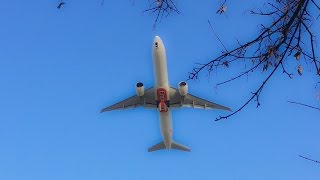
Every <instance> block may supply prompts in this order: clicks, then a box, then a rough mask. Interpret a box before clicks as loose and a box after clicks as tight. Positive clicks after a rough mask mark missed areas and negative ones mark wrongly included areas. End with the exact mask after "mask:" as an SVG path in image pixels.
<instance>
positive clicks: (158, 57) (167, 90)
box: [101, 36, 231, 152]
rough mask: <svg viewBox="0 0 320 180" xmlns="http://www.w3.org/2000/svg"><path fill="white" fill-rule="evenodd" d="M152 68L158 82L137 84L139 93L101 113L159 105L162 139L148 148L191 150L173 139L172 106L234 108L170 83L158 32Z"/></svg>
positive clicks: (184, 85) (154, 44)
mask: <svg viewBox="0 0 320 180" xmlns="http://www.w3.org/2000/svg"><path fill="white" fill-rule="evenodd" d="M152 54H153V69H154V80H155V85H154V87H152V88H149V89H146V90H145V89H144V85H143V83H141V82H138V83H137V84H136V87H135V88H136V95H134V96H132V97H129V98H127V99H125V100H123V101H120V102H118V103H116V104H114V105H111V106H108V107H106V108H104V109H102V110H101V113H103V112H106V111H112V110H119V109H128V108H136V107H141V106H142V107H145V108H151V109H157V111H158V114H159V119H160V130H161V135H162V139H163V141H161V142H160V143H158V144H156V145H154V146H152V147H150V148H149V149H148V152H153V151H157V150H161V149H169V150H170V149H176V150H181V151H191V149H190V148H188V147H186V146H184V145H181V144H178V143H176V142H174V141H173V140H172V133H173V131H172V123H171V109H174V108H182V107H191V108H201V109H221V110H228V111H231V109H230V108H228V107H225V106H222V105H219V104H216V103H213V102H210V101H207V100H204V99H201V98H199V97H196V96H194V95H191V94H189V93H188V84H187V83H186V82H185V81H181V82H179V83H178V89H176V88H174V87H171V86H170V85H169V81H168V72H167V60H166V50H165V47H164V44H163V42H162V40H161V39H160V37H159V36H155V38H154V41H153V46H152Z"/></svg>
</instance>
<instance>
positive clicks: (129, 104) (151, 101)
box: [100, 88, 157, 113]
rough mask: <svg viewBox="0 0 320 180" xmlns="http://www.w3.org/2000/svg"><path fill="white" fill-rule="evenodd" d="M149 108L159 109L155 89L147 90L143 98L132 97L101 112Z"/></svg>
mask: <svg viewBox="0 0 320 180" xmlns="http://www.w3.org/2000/svg"><path fill="white" fill-rule="evenodd" d="M140 106H143V107H147V108H157V105H156V100H155V95H154V89H153V88H149V89H147V90H145V92H144V95H143V96H137V95H135V96H132V97H129V98H128V99H125V100H123V101H120V102H118V103H116V104H113V105H111V106H108V107H106V108H103V109H102V110H101V111H100V112H101V113H103V112H106V111H112V110H119V109H129V108H136V107H140Z"/></svg>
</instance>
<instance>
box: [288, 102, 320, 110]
mask: <svg viewBox="0 0 320 180" xmlns="http://www.w3.org/2000/svg"><path fill="white" fill-rule="evenodd" d="M288 103H292V104H298V105H301V106H306V107H309V108H312V109H316V110H319V111H320V108H317V107H314V106H310V105H307V104H303V103H298V102H294V101H288Z"/></svg>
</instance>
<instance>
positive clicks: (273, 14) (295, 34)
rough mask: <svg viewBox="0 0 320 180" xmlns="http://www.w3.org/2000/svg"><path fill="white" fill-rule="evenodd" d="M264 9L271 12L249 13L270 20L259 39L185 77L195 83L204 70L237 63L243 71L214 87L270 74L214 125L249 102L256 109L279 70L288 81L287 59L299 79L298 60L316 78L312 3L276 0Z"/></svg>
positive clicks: (314, 4) (299, 67) (198, 67)
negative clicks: (259, 73) (310, 68)
mask: <svg viewBox="0 0 320 180" xmlns="http://www.w3.org/2000/svg"><path fill="white" fill-rule="evenodd" d="M267 5H268V6H269V7H270V8H271V9H270V10H269V11H264V10H258V11H257V10H252V11H249V12H250V13H251V14H253V15H261V16H267V17H270V18H272V19H273V22H272V23H271V24H270V25H268V26H266V25H264V24H261V25H260V26H261V32H260V33H259V35H257V36H256V37H255V38H253V39H252V40H251V41H248V42H247V43H244V44H241V43H240V42H238V45H237V46H236V47H235V48H234V49H232V50H229V51H228V50H227V49H226V48H224V49H225V51H222V54H221V55H220V56H218V57H216V58H214V59H213V60H211V61H209V62H207V63H205V64H197V66H196V67H194V68H193V70H192V71H191V72H190V73H189V78H188V80H191V79H192V80H195V79H198V77H199V74H200V73H202V72H203V71H204V70H205V71H207V72H209V73H211V72H212V71H214V70H217V69H219V68H228V67H230V66H232V65H233V64H234V63H236V62H239V61H241V62H243V64H245V70H244V71H240V72H239V71H236V74H234V75H233V76H232V77H231V78H230V79H227V80H225V81H223V82H220V83H218V84H217V86H220V85H223V84H227V83H230V82H232V81H235V80H237V79H240V78H241V77H244V76H246V75H250V74H253V73H254V72H257V71H259V70H261V71H263V72H268V71H270V72H269V73H268V74H267V75H266V77H265V79H264V80H263V81H262V82H261V84H260V86H258V88H257V89H256V91H255V92H252V96H251V97H250V98H249V99H247V100H246V101H245V102H244V103H243V105H242V106H241V107H240V108H238V109H237V110H236V111H234V112H233V113H231V114H229V115H227V116H220V117H218V118H217V119H216V121H219V120H222V119H227V118H228V117H230V116H232V115H234V114H237V113H238V112H240V111H241V110H242V109H243V108H245V107H246V106H247V105H248V104H249V103H250V102H251V101H253V100H255V101H256V103H257V107H259V106H260V102H259V97H260V94H261V92H262V91H263V89H264V87H265V85H266V84H267V83H268V81H269V80H270V79H271V77H273V75H274V74H275V72H276V71H279V70H282V72H283V74H285V75H286V76H288V77H289V78H292V77H293V73H291V72H289V71H287V66H288V64H290V62H289V61H287V59H289V58H290V57H293V58H295V59H296V61H297V62H298V63H299V66H298V67H297V72H298V74H299V75H302V74H303V71H302V65H301V63H300V61H301V60H300V56H302V57H303V58H304V60H305V61H306V62H309V63H310V64H312V65H313V66H314V69H315V74H320V73H319V71H320V69H319V66H320V61H319V58H318V57H317V56H316V55H315V48H314V46H315V36H314V34H313V33H312V30H311V28H310V27H311V25H312V22H313V16H312V15H311V14H310V12H309V8H310V7H311V6H314V7H316V8H318V5H317V4H316V3H315V2H314V1H313V0H276V1H275V3H267ZM219 41H221V40H219ZM306 41H309V43H308V44H309V45H310V47H311V51H308V47H309V46H307V43H306ZM309 49H310V48H309ZM237 64H238V63H237ZM248 64H249V65H248Z"/></svg>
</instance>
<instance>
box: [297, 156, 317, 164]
mask: <svg viewBox="0 0 320 180" xmlns="http://www.w3.org/2000/svg"><path fill="white" fill-rule="evenodd" d="M299 157H301V158H303V159H306V160H308V161H312V162H315V163H319V164H320V161H317V160H314V159H310V158H307V157H304V156H301V155H299Z"/></svg>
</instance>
